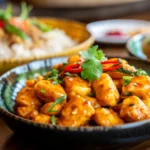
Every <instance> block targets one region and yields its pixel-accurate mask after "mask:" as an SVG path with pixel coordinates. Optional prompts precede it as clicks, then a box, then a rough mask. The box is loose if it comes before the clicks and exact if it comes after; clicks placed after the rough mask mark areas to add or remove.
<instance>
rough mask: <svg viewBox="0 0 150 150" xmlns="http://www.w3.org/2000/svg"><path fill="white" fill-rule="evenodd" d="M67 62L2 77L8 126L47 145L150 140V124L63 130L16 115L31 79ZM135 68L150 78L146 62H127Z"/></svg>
mask: <svg viewBox="0 0 150 150" xmlns="http://www.w3.org/2000/svg"><path fill="white" fill-rule="evenodd" d="M66 60H67V58H65V57H58V58H52V59H48V60H39V61H35V62H31V63H29V64H26V65H23V66H19V67H17V68H14V69H12V70H10V71H8V72H7V73H5V74H4V75H2V76H1V77H0V115H1V117H2V118H3V119H4V120H5V122H6V123H7V125H8V126H9V127H10V128H11V129H12V130H14V131H15V132H17V133H21V136H24V135H27V136H30V137H32V136H33V139H35V138H36V137H37V138H38V139H39V140H41V141H44V142H46V141H47V142H48V143H49V141H51V142H53V141H57V142H58V143H59V142H62V141H63V142H66V141H69V142H70V141H72V142H79V141H80V142H82V144H83V143H84V142H86V143H95V144H103V145H104V144H108V143H111V144H114V143H119V144H121V143H122V144H123V143H131V142H135V141H136V142H138V141H142V140H146V139H148V138H150V128H149V126H150V120H144V121H139V122H135V123H127V124H125V125H119V126H110V127H102V126H95V127H94V126H93V127H86V126H85V127H78V128H76V127H63V126H57V125H56V126H53V125H51V124H40V123H36V122H33V121H30V120H27V119H24V118H22V117H19V116H17V115H16V114H15V112H14V103H15V98H16V95H17V92H18V91H20V89H21V88H22V87H23V86H24V85H25V82H26V80H27V79H29V78H33V77H35V76H37V75H39V74H44V73H45V72H47V71H48V70H50V69H51V67H52V66H53V65H55V64H57V63H62V62H66ZM126 60H127V61H128V62H129V63H130V64H131V65H134V66H135V67H137V68H143V69H144V70H146V71H147V72H148V73H149V74H150V68H149V65H150V63H149V62H147V61H144V60H137V59H130V58H128V59H126ZM51 142H50V143H51Z"/></svg>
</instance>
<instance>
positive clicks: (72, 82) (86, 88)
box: [64, 76, 91, 98]
mask: <svg viewBox="0 0 150 150" xmlns="http://www.w3.org/2000/svg"><path fill="white" fill-rule="evenodd" d="M64 89H65V91H66V93H67V95H68V97H69V98H71V97H72V96H75V95H80V96H87V95H88V94H89V93H91V85H90V83H89V82H88V81H86V80H83V79H81V78H80V77H79V76H77V77H73V76H66V77H65V78H64Z"/></svg>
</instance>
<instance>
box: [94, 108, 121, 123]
mask: <svg viewBox="0 0 150 150" xmlns="http://www.w3.org/2000/svg"><path fill="white" fill-rule="evenodd" d="M93 119H94V120H95V121H96V123H97V124H98V125H100V126H115V125H121V124H123V123H124V121H123V120H122V119H121V118H120V117H119V115H118V114H117V113H116V112H114V111H113V110H112V109H107V108H97V109H96V110H95V114H94V116H93Z"/></svg>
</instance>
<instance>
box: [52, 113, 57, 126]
mask: <svg viewBox="0 0 150 150" xmlns="http://www.w3.org/2000/svg"><path fill="white" fill-rule="evenodd" d="M51 119H52V120H51V121H52V125H56V118H55V116H54V115H52V118H51Z"/></svg>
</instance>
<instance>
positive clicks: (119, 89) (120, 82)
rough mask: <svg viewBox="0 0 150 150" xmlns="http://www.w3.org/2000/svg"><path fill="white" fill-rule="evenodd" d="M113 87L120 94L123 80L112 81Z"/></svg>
mask: <svg viewBox="0 0 150 150" xmlns="http://www.w3.org/2000/svg"><path fill="white" fill-rule="evenodd" d="M113 82H114V84H115V86H116V87H117V89H118V91H119V92H121V91H122V86H123V79H118V80H117V79H114V80H113Z"/></svg>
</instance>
